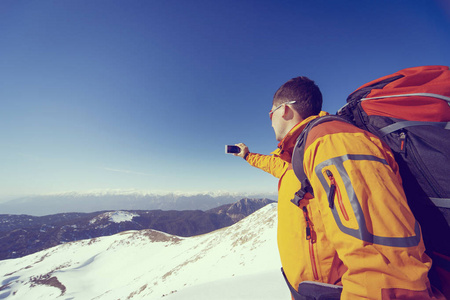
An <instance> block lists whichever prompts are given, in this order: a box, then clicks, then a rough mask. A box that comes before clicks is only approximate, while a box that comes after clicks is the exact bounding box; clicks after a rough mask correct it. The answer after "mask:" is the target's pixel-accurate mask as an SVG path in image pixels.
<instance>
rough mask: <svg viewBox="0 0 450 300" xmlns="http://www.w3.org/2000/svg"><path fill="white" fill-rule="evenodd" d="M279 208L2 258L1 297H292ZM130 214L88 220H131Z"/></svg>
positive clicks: (104, 299)
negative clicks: (191, 230) (284, 269)
mask: <svg viewBox="0 0 450 300" xmlns="http://www.w3.org/2000/svg"><path fill="white" fill-rule="evenodd" d="M244 202H245V201H244ZM230 208H231V207H230ZM276 212H277V209H276V204H269V205H267V206H265V207H264V208H262V209H260V210H258V211H256V212H255V213H253V214H251V215H250V216H248V217H246V218H244V219H243V220H241V221H239V222H238V223H236V224H234V225H231V226H229V227H226V228H222V229H219V230H216V231H214V232H210V233H207V234H203V235H198V236H194V237H179V236H174V235H170V234H166V233H162V232H160V231H155V230H152V229H144V230H139V231H126V232H121V233H118V234H115V235H112V236H105V237H98V238H93V239H88V240H82V241H76V242H71V243H66V244H63V245H59V246H56V247H53V248H51V249H47V250H43V251H41V252H38V253H34V254H31V255H28V256H25V257H21V258H16V259H10V260H3V261H0V271H1V272H0V299H5V300H9V299H46V300H52V299H73V300H78V299H80V300H84V299H98V300H110V299H118V300H125V299H130V300H138V299H145V300H147V299H167V300H169V299H170V300H179V299H183V300H194V299H195V300H199V299H215V300H225V299H226V300H229V299H259V300H268V299H270V300H274V299H288V298H290V294H289V290H288V288H287V286H286V284H285V282H284V280H283V278H282V276H281V274H280V259H279V255H278V251H277V245H276V227H277V226H276V224H277V219H276ZM132 214H136V213H132ZM132 214H131V215H130V214H125V213H123V214H122V213H116V214H115V213H112V214H110V215H103V216H101V215H99V217H94V218H93V219H91V221H92V223H96V222H98V221H100V220H103V219H112V220H116V221H120V220H129V219H130V218H131V217H133V219H134V218H135V216H133V215H132Z"/></svg>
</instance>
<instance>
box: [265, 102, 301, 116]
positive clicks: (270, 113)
mask: <svg viewBox="0 0 450 300" xmlns="http://www.w3.org/2000/svg"><path fill="white" fill-rule="evenodd" d="M295 102H297V101H289V102H284V103H281V104H280V105H278V106H277V107H275V108H274V109H272V110H271V111H269V118H270V120H272V115H273V113H274V112H275V111H276V110H277V109H279V108H280V107H282V106H283V105H288V104H294V103H295Z"/></svg>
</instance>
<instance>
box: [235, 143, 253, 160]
mask: <svg viewBox="0 0 450 300" xmlns="http://www.w3.org/2000/svg"><path fill="white" fill-rule="evenodd" d="M235 146H238V147H239V148H241V152H239V153H234V154H233V155H234V156H239V157H242V158H244V157H245V155H246V154H247V153H249V152H250V151H249V150H248V147H247V146H246V145H245V144H244V143H239V144H235Z"/></svg>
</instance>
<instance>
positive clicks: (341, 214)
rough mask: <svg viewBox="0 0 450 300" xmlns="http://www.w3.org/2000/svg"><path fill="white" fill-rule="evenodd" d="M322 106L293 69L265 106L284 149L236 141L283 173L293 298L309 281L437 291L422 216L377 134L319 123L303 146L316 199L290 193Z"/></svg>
mask: <svg viewBox="0 0 450 300" xmlns="http://www.w3.org/2000/svg"><path fill="white" fill-rule="evenodd" d="M321 107H322V95H321V92H320V90H319V88H318V87H317V86H316V85H315V83H314V82H313V81H311V80H310V79H308V78H306V77H298V78H294V79H292V80H290V81H288V82H286V83H285V84H284V85H283V86H281V87H280V88H279V89H278V91H277V92H276V93H275V95H274V99H273V106H272V110H271V111H270V113H269V116H270V119H271V121H272V127H273V129H274V132H275V137H276V139H277V140H278V141H279V142H280V143H279V145H278V149H277V150H276V151H274V152H273V153H272V154H271V155H262V154H257V153H251V152H249V150H248V147H247V146H246V145H244V144H237V146H239V147H240V148H241V152H240V153H239V154H236V155H237V156H240V157H243V158H244V159H245V160H246V161H247V162H249V163H250V165H252V166H255V167H258V168H260V169H262V170H264V171H266V172H268V173H270V174H272V175H273V176H275V177H277V178H279V184H278V238H277V239H278V248H279V253H280V258H281V263H282V267H283V270H284V275H285V278H286V279H287V282H288V284H289V285H290V288H291V293H292V296H293V299H301V298H297V297H299V296H298V295H297V294H298V292H297V291H299V292H300V294H301V293H302V289H303V288H302V285H300V289H299V284H301V283H303V284H304V281H315V282H320V283H325V284H330V287H336V286H342V287H343V288H342V289H339V292H342V293H341V299H398V298H401V299H409V298H411V299H412V298H414V299H433V298H435V296H433V291H432V288H431V287H430V284H429V280H428V277H427V274H428V271H429V269H430V267H431V260H430V258H429V257H428V256H427V255H426V254H425V253H424V251H425V248H424V245H423V241H422V238H421V232H420V227H419V224H418V223H417V222H416V220H415V219H414V216H413V214H412V212H411V211H410V209H409V207H408V204H407V201H406V198H405V195H404V192H403V188H402V185H401V178H400V175H399V172H398V166H397V164H396V162H395V160H394V157H393V154H392V152H391V151H390V149H389V148H388V147H387V146H386V145H385V144H384V143H382V142H381V141H380V140H379V139H378V138H377V137H375V136H374V135H372V134H370V133H368V132H365V131H363V130H361V129H359V128H357V127H355V126H352V125H350V124H347V123H343V122H339V121H330V122H327V123H322V124H320V125H317V126H316V127H314V128H313V129H312V130H311V131H310V133H309V135H308V138H307V140H306V146H305V155H304V170H305V173H306V175H307V177H308V179H309V181H310V183H311V186H312V188H313V189H314V198H313V197H312V196H311V195H309V194H307V197H305V198H304V199H302V200H301V201H300V203H299V204H298V206H297V205H296V204H294V203H293V202H291V200H292V199H294V196H295V193H296V192H297V191H298V190H299V189H300V182H299V180H298V179H297V177H296V176H295V174H294V172H293V170H292V166H291V156H292V151H293V148H294V145H295V142H296V139H297V137H298V136H299V135H300V133H301V132H302V130H303V129H304V127H305V126H306V124H308V122H310V121H311V120H313V119H315V118H317V117H319V116H323V115H326V114H327V113H325V112H322V111H321ZM331 185H334V186H335V189H334V193H333V196H332V197H333V199H331V200H330V201H331V202H330V201H329V199H328V197H329V195H327V191H330V186H331ZM308 196H309V197H308ZM330 206H332V207H333V209H332V208H330ZM367 237H369V239H367ZM367 240H372V241H373V242H368V241H367ZM325 286H326V285H325ZM438 298H439V297H438Z"/></svg>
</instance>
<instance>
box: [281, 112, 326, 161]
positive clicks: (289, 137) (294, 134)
mask: <svg viewBox="0 0 450 300" xmlns="http://www.w3.org/2000/svg"><path fill="white" fill-rule="evenodd" d="M326 115H328V113H327V112H324V111H321V112H320V113H319V114H318V115H314V116H310V117H308V118H306V119H304V120H303V121H301V122H300V123H298V124H297V125H295V126H294V127H292V129H291V130H290V131H289V132H288V134H286V136H285V137H284V138H283V139H282V140H281V142H280V143H279V144H278V149H277V150H275V151H274V152H272V154H274V155H276V156H279V157H281V158H282V159H283V160H284V161H287V162H289V163H290V162H291V156H292V149H294V146H295V143H296V142H297V138H298V136H299V135H300V133H301V132H302V131H303V129H304V128H305V127H306V125H307V124H308V123H309V122H311V121H312V120H314V119H316V118H318V117H323V116H326Z"/></svg>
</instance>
